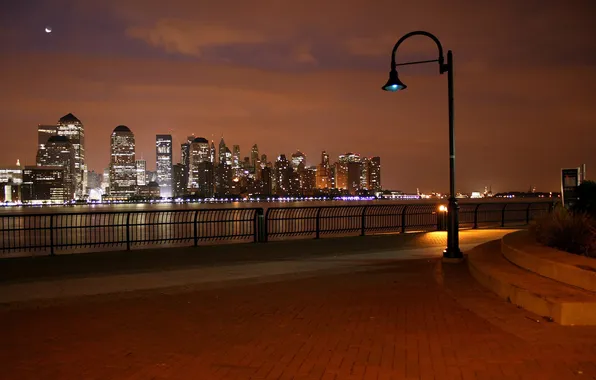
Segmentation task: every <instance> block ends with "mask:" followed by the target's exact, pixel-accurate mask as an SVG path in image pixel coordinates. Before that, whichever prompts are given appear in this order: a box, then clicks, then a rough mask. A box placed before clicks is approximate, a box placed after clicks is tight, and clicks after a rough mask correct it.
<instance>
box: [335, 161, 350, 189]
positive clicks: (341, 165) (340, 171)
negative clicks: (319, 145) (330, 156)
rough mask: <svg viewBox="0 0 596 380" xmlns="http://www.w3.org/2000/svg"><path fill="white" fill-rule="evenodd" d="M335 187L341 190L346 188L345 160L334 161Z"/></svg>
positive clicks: (346, 169) (346, 166)
mask: <svg viewBox="0 0 596 380" xmlns="http://www.w3.org/2000/svg"><path fill="white" fill-rule="evenodd" d="M335 188H336V189H342V190H346V189H347V188H348V165H347V163H345V162H336V163H335Z"/></svg>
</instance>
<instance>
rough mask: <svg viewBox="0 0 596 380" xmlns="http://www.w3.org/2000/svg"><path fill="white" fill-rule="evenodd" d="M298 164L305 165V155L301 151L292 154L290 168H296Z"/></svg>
mask: <svg viewBox="0 0 596 380" xmlns="http://www.w3.org/2000/svg"><path fill="white" fill-rule="evenodd" d="M300 164H304V165H306V155H304V153H302V152H301V151H297V152H296V153H294V154H292V168H294V170H298V167H299V166H300Z"/></svg>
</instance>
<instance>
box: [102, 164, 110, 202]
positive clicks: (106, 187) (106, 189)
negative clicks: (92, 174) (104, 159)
mask: <svg viewBox="0 0 596 380" xmlns="http://www.w3.org/2000/svg"><path fill="white" fill-rule="evenodd" d="M101 188H102V189H103V193H104V194H106V195H110V168H109V167H108V168H105V169H104V170H103V177H102V179H101Z"/></svg>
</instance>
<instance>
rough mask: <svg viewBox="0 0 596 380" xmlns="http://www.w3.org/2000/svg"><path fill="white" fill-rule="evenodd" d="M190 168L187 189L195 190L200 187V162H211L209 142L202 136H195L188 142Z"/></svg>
mask: <svg viewBox="0 0 596 380" xmlns="http://www.w3.org/2000/svg"><path fill="white" fill-rule="evenodd" d="M189 159H190V168H189V169H190V170H189V175H188V186H187V188H188V189H191V190H192V191H197V190H198V189H199V187H200V185H199V184H200V169H199V165H200V164H201V162H205V161H207V162H211V149H210V147H209V142H208V141H207V139H205V138H203V137H197V138H195V139H194V140H193V141H192V143H191V144H190V158H189Z"/></svg>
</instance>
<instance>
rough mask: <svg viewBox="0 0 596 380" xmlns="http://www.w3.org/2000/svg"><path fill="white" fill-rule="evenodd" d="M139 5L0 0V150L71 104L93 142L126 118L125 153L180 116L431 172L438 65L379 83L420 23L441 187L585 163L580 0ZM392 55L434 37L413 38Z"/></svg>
mask: <svg viewBox="0 0 596 380" xmlns="http://www.w3.org/2000/svg"><path fill="white" fill-rule="evenodd" d="M140 4H141V2H139V1H137V0H129V1H124V2H121V1H118V2H116V1H114V0H108V1H105V2H102V3H101V4H99V3H98V4H93V3H85V4H81V2H76V1H71V0H60V1H58V2H57V3H51V4H50V3H47V2H43V1H38V0H31V1H28V2H12V3H11V4H9V5H8V6H7V7H6V8H5V9H3V12H2V15H1V16H0V17H1V20H2V30H3V33H1V34H0V41H1V42H2V44H3V45H2V46H3V53H4V58H3V71H2V72H1V73H0V80H1V81H2V83H3V87H4V89H5V91H4V93H3V95H2V96H3V99H2V100H3V101H2V104H3V105H2V108H1V109H0V125H1V126H2V127H1V128H2V130H3V132H5V133H8V132H10V131H12V130H18V131H19V133H20V135H19V138H9V139H8V140H6V142H5V146H3V149H1V150H0V162H2V163H4V164H12V163H14V162H15V161H16V159H17V158H19V159H21V161H22V162H23V164H24V165H31V164H33V162H34V160H33V158H32V157H33V155H31V154H25V153H26V152H32V150H33V148H32V147H31V145H30V144H29V143H28V142H29V141H32V140H33V139H34V138H35V136H34V135H35V131H34V130H32V128H31V127H32V126H34V125H36V124H38V123H45V122H48V121H49V122H53V121H54V120H55V118H56V116H57V115H60V114H63V112H64V111H66V112H72V113H74V114H75V115H77V116H79V117H81V120H83V122H84V123H85V126H86V131H85V132H86V135H85V138H86V139H87V140H89V141H94V142H95V141H106V140H105V139H106V138H105V136H107V135H108V134H109V133H110V131H111V130H112V129H113V128H114V127H115V126H117V125H120V124H125V125H127V126H129V127H130V128H131V129H133V130H136V131H139V132H141V131H142V132H143V133H138V136H137V143H138V145H139V146H141V147H143V148H142V149H140V150H138V151H137V155H138V156H143V157H144V158H145V159H146V160H147V162H148V166H149V168H150V169H153V168H154V166H153V165H154V162H155V159H154V157H153V154H154V153H153V150H152V148H151V146H152V144H153V143H154V136H155V135H156V134H159V133H163V134H171V135H172V137H173V140H174V142H173V148H174V153H173V154H174V156H175V157H176V156H178V154H179V152H178V149H179V146H180V143H182V142H183V141H184V139H185V137H186V136H188V135H190V134H192V133H193V132H194V133H197V134H200V135H202V136H204V137H205V138H207V139H209V140H211V139H212V137H213V139H214V140H216V141H217V140H218V139H219V136H220V135H221V134H223V135H224V136H226V137H227V136H230V138H232V139H233V140H234V141H230V143H233V144H237V145H240V146H241V147H247V148H248V147H250V146H252V144H254V143H255V142H257V143H258V144H259V148H260V149H261V150H262V151H264V152H267V153H268V154H270V155H275V154H279V153H282V152H285V153H286V154H289V153H291V152H294V151H296V150H297V149H300V150H301V151H302V152H304V153H305V154H306V156H307V157H316V156H317V155H318V154H319V152H320V151H322V150H327V151H328V152H329V153H330V154H331V155H333V156H336V155H338V154H341V153H343V152H344V151H345V150H346V149H354V150H357V151H359V152H360V153H361V154H363V155H366V156H371V155H374V154H377V155H380V156H382V157H383V160H384V173H385V176H384V177H385V180H384V182H385V184H384V186H386V187H388V188H399V189H403V190H405V191H414V190H415V188H416V187H420V188H424V189H446V188H447V181H448V171H447V161H446V157H447V125H446V105H445V103H446V101H445V97H446V94H445V83H444V82H445V80H446V79H445V78H443V77H439V76H437V75H436V72H435V70H434V68H433V67H428V68H427V67H422V68H420V69H418V68H411V69H405V70H404V71H403V72H401V71H400V75H403V77H404V80H407V82H408V84H409V88H408V91H407V92H404V93H403V94H386V93H383V92H381V91H380V89H379V87H380V86H381V85H382V84H383V83H384V82H385V80H386V78H387V71H388V70H389V67H388V64H389V55H390V52H391V48H392V46H393V44H394V43H395V40H396V39H397V37H399V36H400V35H403V34H404V33H406V32H408V31H411V30H416V29H425V30H428V31H431V32H432V33H434V34H436V35H437V36H439V37H440V38H441V41H442V42H443V45H444V46H445V48H448V49H452V50H453V51H454V55H455V59H456V62H457V64H456V69H455V99H456V100H455V101H456V109H457V114H456V119H455V126H456V136H457V143H456V150H457V165H458V174H457V184H458V186H457V187H458V189H460V190H461V191H473V190H477V189H482V188H483V187H484V186H486V185H491V184H492V185H493V187H494V188H495V190H496V191H498V190H510V189H516V188H517V189H525V188H527V187H529V186H531V185H534V186H536V187H537V188H539V189H544V190H557V189H558V187H559V178H558V177H559V176H558V173H559V170H560V169H561V168H562V167H575V166H579V165H581V164H582V163H586V164H587V167H588V175H589V173H590V169H589V168H591V167H596V157H594V155H593V154H591V150H592V148H591V145H590V144H591V142H592V141H594V140H596V130H595V129H594V128H593V125H594V123H595V122H596V114H595V113H594V111H593V110H592V104H593V103H594V100H595V99H594V97H595V95H594V94H593V91H592V90H591V89H592V87H593V86H592V83H594V82H595V81H596V69H595V67H594V64H593V62H594V59H593V58H594V53H593V52H594V51H596V49H594V47H595V46H594V44H595V42H594V41H593V39H591V37H590V36H592V35H594V32H595V28H596V27H595V26H594V24H593V22H592V20H591V16H590V15H591V14H593V13H594V12H593V11H594V4H592V3H589V2H581V1H579V2H578V3H576V4H575V6H570V5H566V4H564V3H561V2H553V1H547V2H519V1H513V0H506V1H503V2H499V3H498V4H493V3H482V4H479V3H474V2H464V1H457V2H455V3H449V4H446V3H444V2H440V1H438V0H435V1H424V2H422V3H415V4H414V3H412V4H404V3H399V4H398V3H395V2H391V3H388V2H387V3H386V2H384V1H376V2H372V3H370V4H367V6H366V7H364V6H361V4H360V3H358V2H353V1H346V2H342V6H341V7H340V9H338V8H337V7H336V6H332V5H331V4H319V3H315V2H314V1H311V0H307V1H306V2H301V3H300V4H285V5H283V6H282V5H273V6H272V5H271V4H269V3H268V2H263V1H256V2H251V3H250V4H246V3H242V2H235V1H230V2H227V3H226V4H215V5H213V4H212V6H209V9H208V10H206V9H203V8H202V6H203V5H202V4H201V2H193V3H189V2H185V1H178V0H174V1H172V2H171V4H170V6H169V7H168V10H167V11H166V12H164V10H163V9H162V8H163V7H162V6H161V3H160V2H157V1H151V0H149V1H146V2H142V4H143V5H142V9H143V12H132V11H131V10H133V9H135V7H137V6H139V5H140ZM230 7H232V8H233V9H234V12H229V9H230ZM396 15H399V22H398V23H396V22H395V18H396V17H397V16H396ZM329 19H333V20H334V22H333V23H330V22H328V20H329ZM503 20H506V22H504V21H503ZM206 21H209V22H206ZM48 24H49V25H48ZM47 26H51V27H52V33H50V34H48V33H45V31H44V28H45V27H47ZM400 54H401V55H400V56H399V57H398V59H399V60H409V59H428V58H434V56H435V54H436V51H435V50H434V46H432V43H430V42H428V41H424V40H422V39H420V40H417V41H411V42H410V41H409V42H408V43H407V44H406V45H404V47H403V50H400ZM65 60H67V61H68V64H67V65H66V64H64V61H65ZM57 89H58V90H57ZM62 89H68V91H65V90H62ZM64 113H65V112H64ZM561 135H563V136H561ZM232 136H233V137H232ZM8 141H10V143H7V142H8ZM562 141H565V143H564V144H562V143H561V142H562ZM355 142H357V143H355ZM354 145H357V146H354ZM545 147H546V148H548V151H549V154H545V153H544V152H545ZM231 148H232V147H231ZM243 155H244V154H243ZM25 156H28V157H29V158H27V157H25ZM108 158H109V148H108V147H107V145H103V144H101V145H100V146H98V147H97V149H96V148H95V147H92V146H89V147H88V148H87V152H85V163H86V164H87V166H88V167H89V168H91V169H94V170H96V171H100V170H102V167H103V166H104V165H105V164H106V162H107V160H108Z"/></svg>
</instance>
